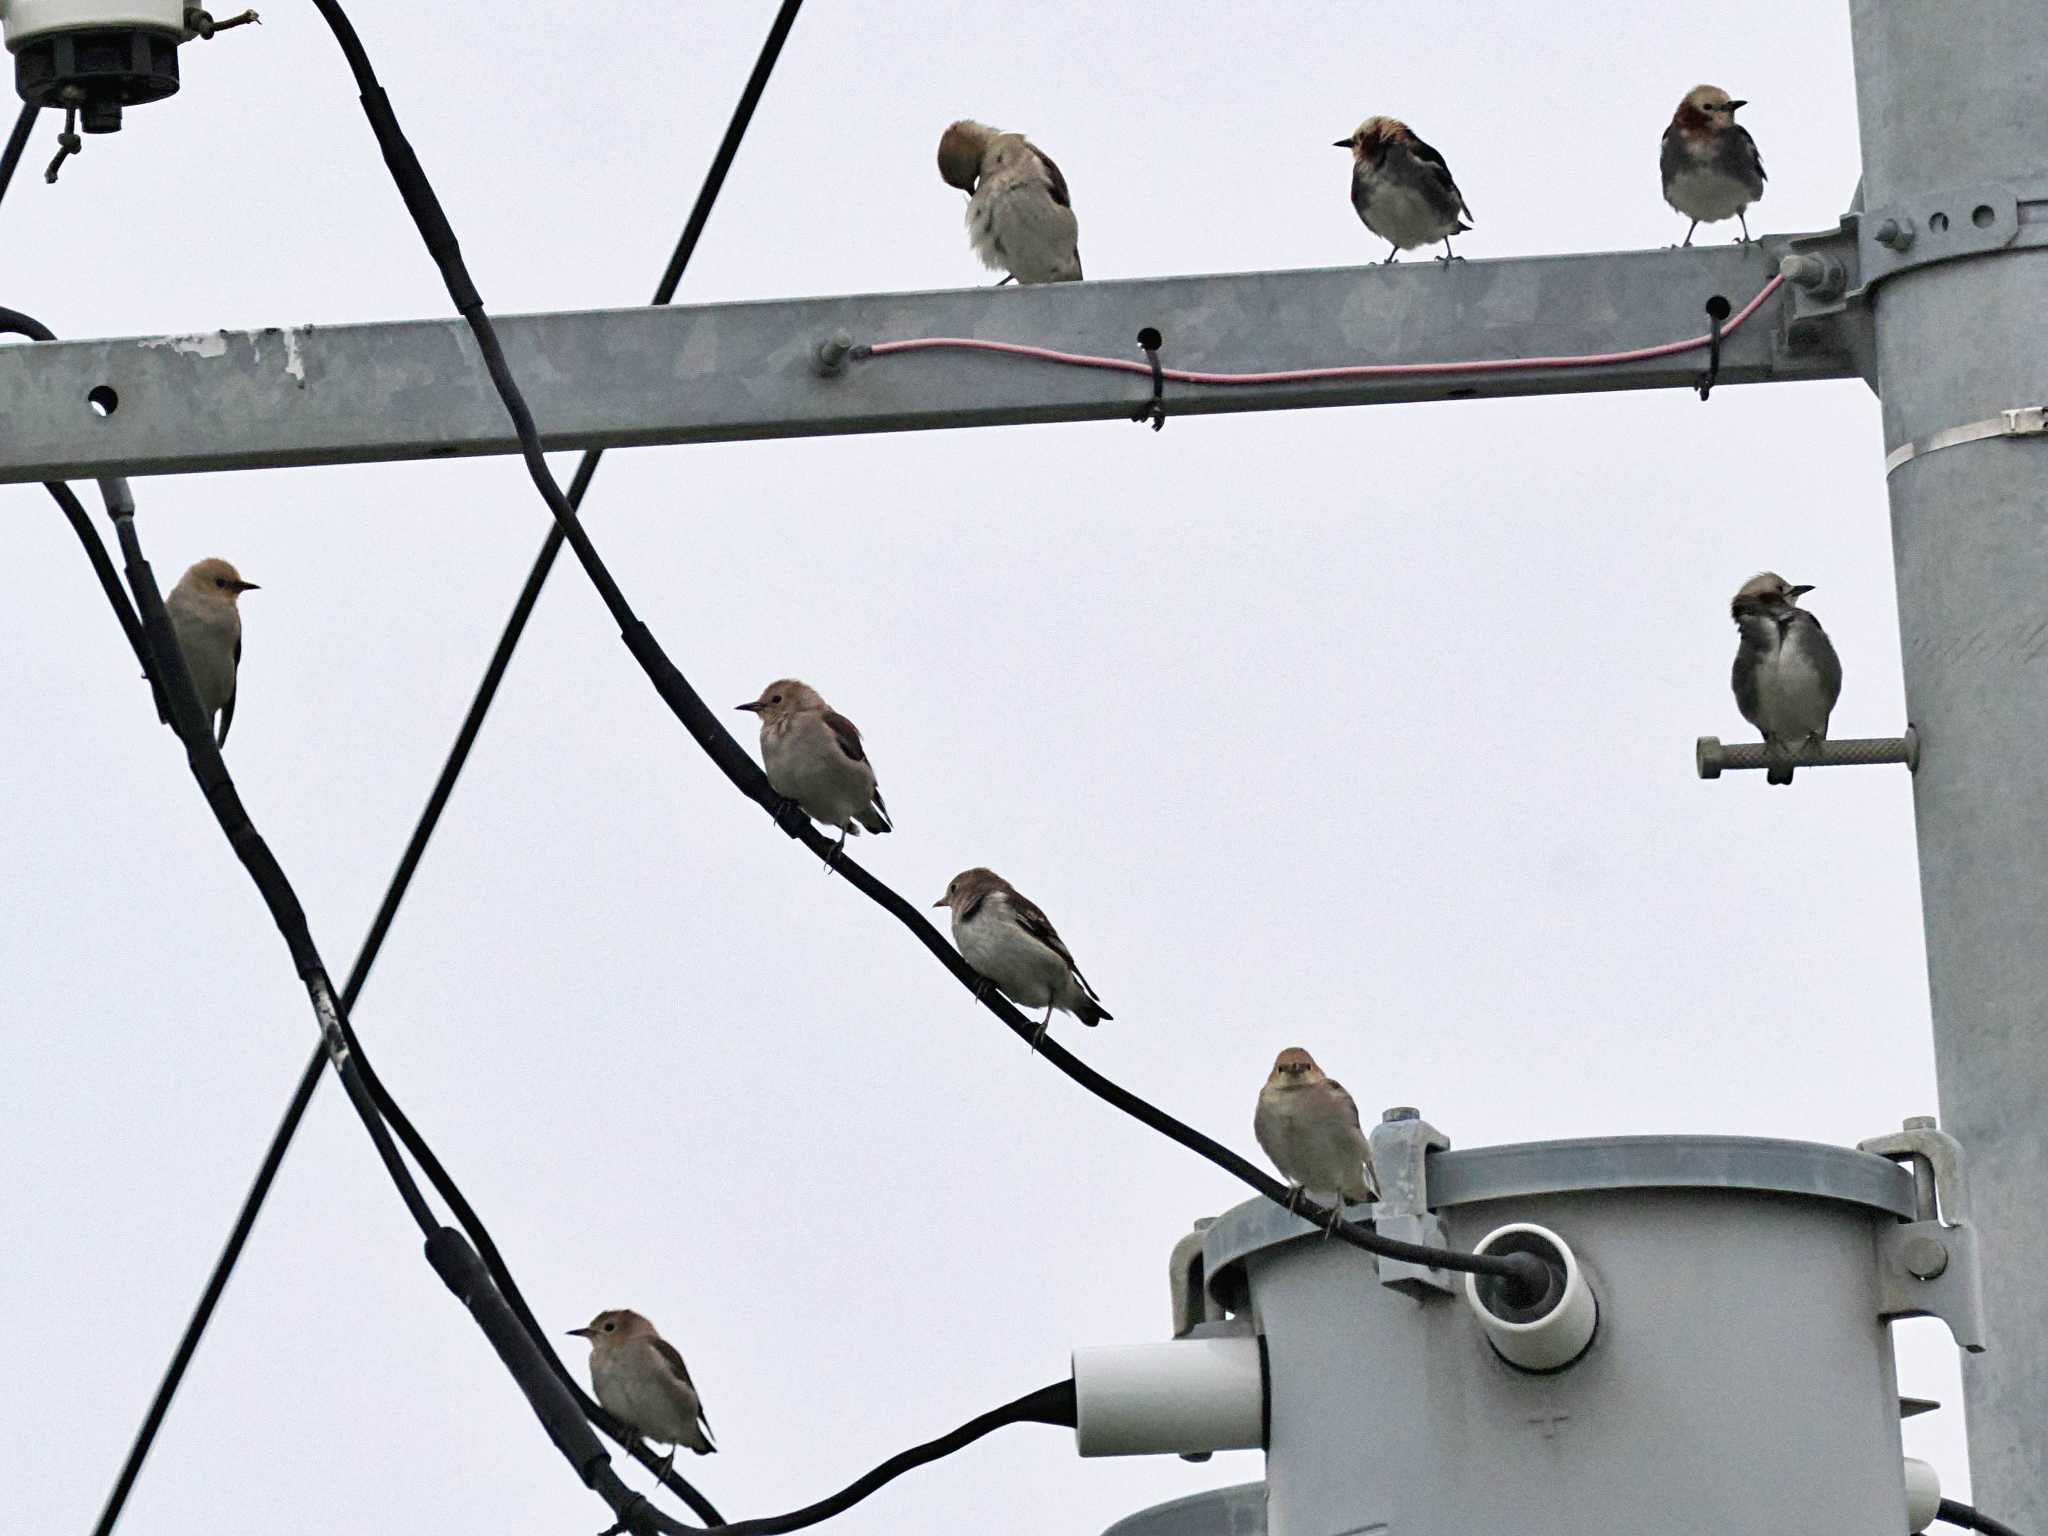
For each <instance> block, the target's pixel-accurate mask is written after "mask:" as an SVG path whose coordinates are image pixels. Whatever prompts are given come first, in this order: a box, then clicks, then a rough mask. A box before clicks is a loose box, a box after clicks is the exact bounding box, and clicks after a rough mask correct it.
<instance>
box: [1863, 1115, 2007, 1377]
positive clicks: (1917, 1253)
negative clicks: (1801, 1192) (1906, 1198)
mask: <svg viewBox="0 0 2048 1536" xmlns="http://www.w3.org/2000/svg"><path fill="white" fill-rule="evenodd" d="M1856 1145H1857V1150H1859V1151H1862V1152H1869V1153H1872V1154H1874V1155H1876V1156H1878V1157H1884V1158H1889V1159H1891V1160H1892V1161H1893V1162H1899V1163H1905V1164H1906V1165H1907V1166H1909V1167H1910V1168H1912V1170H1913V1185H1914V1190H1915V1202H1914V1203H1915V1206H1916V1209H1915V1212H1914V1218H1915V1219H1914V1220H1912V1221H1898V1222H1881V1223H1880V1224H1879V1226H1878V1228H1877V1275H1878V1307H1877V1315H1878V1316H1879V1317H1881V1318H1892V1317H1938V1318H1940V1319H1941V1320H1942V1321H1943V1322H1944V1323H1946V1324H1948V1331H1949V1334H1950V1336H1951V1337H1952V1338H1954V1340H1955V1341H1956V1344H1957V1345H1958V1346H1959V1347H1961V1348H1962V1349H1965V1350H1967V1351H1968V1352H1969V1353H1971V1354H1973V1355H1974V1354H1980V1353H1982V1352H1983V1349H1984V1276H1983V1270H1982V1266H1981V1264H1980V1262H1979V1256H1978V1244H1977V1229H1976V1228H1975V1227H1974V1226H1972V1225H1971V1224H1970V1219H1969V1208H1970V1191H1969V1179H1968V1173H1967V1170H1966V1169H1965V1167H1964V1163H1963V1149H1962V1145H1961V1143H1959V1142H1958V1141H1957V1140H1956V1139H1955V1138H1954V1137H1953V1136H1950V1135H1949V1134H1948V1133H1947V1132H1945V1131H1942V1130H1939V1129H1937V1128H1936V1126H1935V1123H1934V1120H1933V1119H1932V1118H1931V1117H1929V1116H1916V1117H1914V1118H1913V1119H1911V1120H1908V1121H1907V1122H1906V1125H1905V1129H1904V1130H1901V1131H1894V1132H1892V1133H1890V1134H1889V1135H1885V1136H1873V1137H1871V1138H1870V1139H1869V1140H1868V1141H1861V1142H1858V1143H1857V1144H1856Z"/></svg>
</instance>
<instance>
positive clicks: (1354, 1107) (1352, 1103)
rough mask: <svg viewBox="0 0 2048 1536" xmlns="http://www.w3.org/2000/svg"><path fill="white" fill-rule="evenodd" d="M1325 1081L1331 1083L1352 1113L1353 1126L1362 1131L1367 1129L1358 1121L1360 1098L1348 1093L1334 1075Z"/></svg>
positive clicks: (1345, 1106)
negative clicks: (1357, 1098)
mask: <svg viewBox="0 0 2048 1536" xmlns="http://www.w3.org/2000/svg"><path fill="white" fill-rule="evenodd" d="M1324 1081H1325V1082H1327V1083H1328V1084H1329V1085H1330V1087H1331V1089H1332V1090H1334V1091H1335V1093H1336V1095H1337V1097H1338V1099H1339V1100H1340V1101H1341V1102H1342V1103H1343V1105H1344V1108H1345V1109H1346V1110H1347V1111H1348V1112H1349V1113H1350V1115H1351V1124H1352V1126H1353V1128H1354V1129H1356V1130H1358V1131H1360V1132H1363V1131H1364V1130H1365V1127H1364V1126H1363V1125H1360V1124H1359V1121H1358V1100H1356V1099H1354V1098H1352V1097H1351V1095H1350V1094H1348V1093H1346V1092H1345V1091H1344V1085H1343V1084H1342V1083H1340V1082H1338V1081H1337V1079H1335V1078H1334V1077H1329V1078H1325V1079H1324Z"/></svg>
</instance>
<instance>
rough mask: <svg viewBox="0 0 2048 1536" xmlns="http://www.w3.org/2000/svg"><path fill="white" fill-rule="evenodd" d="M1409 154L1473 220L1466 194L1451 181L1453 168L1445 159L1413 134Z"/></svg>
mask: <svg viewBox="0 0 2048 1536" xmlns="http://www.w3.org/2000/svg"><path fill="white" fill-rule="evenodd" d="M1408 152H1409V153H1410V154H1412V155H1413V156H1414V157H1415V159H1416V162H1417V163H1418V164H1420V165H1421V166H1422V168H1423V169H1424V170H1426V171H1428V172H1429V173H1430V174H1431V176H1433V177H1434V178H1435V180H1436V184H1437V185H1438V186H1439V187H1441V188H1442V189H1443V190H1444V192H1446V193H1447V194H1448V195H1449V196H1450V198H1451V200H1452V201H1453V202H1454V203H1456V204H1457V206H1458V211H1459V212H1460V213H1462V214H1464V215H1465V217H1466V218H1468V219H1469V218H1471V217H1472V210H1471V209H1470V208H1469V207H1467V206H1466V203H1465V194H1464V193H1462V192H1460V191H1459V190H1458V184H1457V182H1455V181H1453V180H1452V179H1451V168H1450V167H1449V166H1448V165H1446V164H1444V157H1443V156H1442V155H1440V154H1438V153H1437V152H1436V151H1435V150H1434V149H1432V148H1430V146H1429V145H1427V144H1425V143H1423V142H1422V140H1420V139H1418V138H1416V137H1415V135H1414V134H1412V133H1411V134H1409V135H1408Z"/></svg>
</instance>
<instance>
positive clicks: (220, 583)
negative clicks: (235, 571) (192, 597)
mask: <svg viewBox="0 0 2048 1536" xmlns="http://www.w3.org/2000/svg"><path fill="white" fill-rule="evenodd" d="M213 584H214V585H215V586H216V587H225V586H226V585H227V584H228V581H227V578H226V577H225V576H216V577H214V578H213Z"/></svg>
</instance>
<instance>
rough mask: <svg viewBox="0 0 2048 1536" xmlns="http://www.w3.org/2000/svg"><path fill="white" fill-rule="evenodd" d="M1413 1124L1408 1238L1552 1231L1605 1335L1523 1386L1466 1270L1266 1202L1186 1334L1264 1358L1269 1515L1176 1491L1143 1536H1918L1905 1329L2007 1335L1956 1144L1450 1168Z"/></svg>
mask: <svg viewBox="0 0 2048 1536" xmlns="http://www.w3.org/2000/svg"><path fill="white" fill-rule="evenodd" d="M1391 1113H1394V1114H1395V1115H1396V1116H1397V1118H1396V1119H1395V1120H1393V1121H1391V1122H1390V1123H1387V1124H1383V1125H1381V1126H1379V1127H1377V1128H1376V1129H1375V1131H1374V1135H1373V1143H1374V1161H1375V1164H1376V1166H1377V1167H1378V1168H1379V1170H1380V1177H1381V1182H1382V1184H1383V1186H1384V1188H1383V1190H1382V1193H1383V1195H1384V1197H1385V1198H1384V1200H1383V1202H1382V1204H1381V1205H1380V1206H1379V1207H1378V1209H1377V1212H1376V1216H1377V1219H1378V1224H1379V1227H1380V1230H1381V1231H1382V1232H1384V1233H1386V1234H1387V1235H1389V1236H1398V1237H1405V1238H1409V1239H1410V1240H1416V1241H1424V1242H1429V1243H1432V1244H1435V1245H1444V1244H1446V1243H1447V1244H1448V1245H1449V1246H1451V1247H1454V1248H1459V1249H1471V1248H1474V1247H1475V1246H1478V1245H1480V1244H1481V1243H1482V1242H1484V1241H1485V1240H1486V1239H1487V1237H1488V1235H1489V1234H1491V1233H1493V1232H1494V1231H1495V1230H1496V1229H1497V1228H1500V1227H1503V1226H1508V1225H1511V1224H1516V1223H1535V1224H1538V1225H1540V1226H1541V1227H1543V1228H1547V1229H1549V1230H1550V1231H1551V1232H1554V1233H1555V1234H1556V1235H1557V1236H1558V1237H1559V1238H1561V1239H1562V1240H1563V1241H1564V1243H1565V1244H1566V1245H1568V1246H1569V1248H1570V1250H1571V1252H1572V1254H1573V1255H1574V1257H1575V1259H1576V1262H1577V1265H1578V1267H1579V1269H1580V1270H1581V1271H1582V1273H1583V1275H1584V1278H1585V1280H1586V1281H1587V1283H1588V1284H1589V1285H1590V1287H1591V1289H1592V1292H1593V1295H1594V1298H1595V1300H1596V1302H1597V1306H1598V1323H1597V1327H1596V1328H1595V1331H1594V1333H1593V1337H1592V1342H1591V1344H1590V1345H1589V1346H1587V1347H1586V1348H1585V1349H1584V1352H1583V1353H1582V1354H1581V1355H1580V1356H1579V1357H1578V1358H1577V1359H1576V1360H1575V1361H1574V1362H1573V1363H1571V1364H1569V1365H1566V1366H1564V1367H1562V1368H1560V1369H1556V1370H1552V1371H1548V1372H1542V1373H1538V1372H1531V1371H1527V1370H1522V1369H1519V1368H1517V1367H1516V1366H1514V1365H1511V1364H1509V1363H1508V1362H1507V1361H1506V1360H1505V1359H1504V1358H1503V1357H1502V1356H1501V1354H1500V1353H1498V1352H1497V1351H1496V1348H1495V1345H1494V1342H1493V1340H1492V1338H1491V1337H1490V1335H1489V1333H1488V1331H1487V1329H1486V1328H1485V1327H1483V1326H1482V1318H1481V1311H1480V1309H1479V1307H1478V1306H1477V1305H1476V1304H1475V1302H1474V1301H1473V1299H1472V1298H1470V1297H1468V1293H1467V1287H1466V1285H1465V1283H1464V1277H1463V1276H1454V1275H1447V1274H1444V1273H1441V1272H1430V1271H1421V1270H1417V1269H1415V1268H1413V1267H1411V1266H1408V1265H1404V1264H1398V1263H1392V1262H1389V1261H1387V1260H1377V1261H1376V1260H1375V1259H1374V1258H1373V1257H1372V1256H1370V1255H1368V1254H1365V1253H1362V1252H1360V1251H1358V1250H1356V1249H1353V1248H1350V1247H1348V1246H1346V1245H1344V1244H1342V1243H1331V1242H1326V1241H1324V1240H1323V1239H1322V1237H1321V1236H1320V1235H1319V1234H1318V1233H1316V1232H1315V1231H1314V1230H1313V1229H1311V1228H1309V1227H1308V1226H1307V1225H1306V1224H1305V1223H1303V1222H1302V1221H1301V1220H1300V1219H1299V1218H1296V1217H1294V1216H1291V1215H1289V1214H1288V1213H1287V1212H1285V1211H1284V1210H1282V1209H1281V1208H1279V1207H1278V1206H1275V1205H1273V1204H1271V1203H1269V1202H1266V1201H1252V1202H1249V1203H1247V1204H1245V1205H1241V1206H1238V1207H1236V1208H1235V1209H1233V1210H1231V1211H1229V1212H1227V1213H1225V1214H1224V1215H1223V1216H1221V1217H1219V1218H1217V1219H1216V1220H1215V1221H1214V1222H1212V1223H1210V1224H1208V1225H1207V1227H1206V1230H1205V1231H1204V1232H1203V1234H1202V1236H1201V1239H1200V1246H1199V1264H1200V1268H1201V1273H1200V1274H1199V1276H1197V1275H1195V1274H1194V1273H1193V1272H1192V1265H1193V1263H1194V1262H1196V1249H1195V1248H1194V1247H1193V1246H1192V1240H1191V1243H1190V1244H1184V1245H1183V1248H1182V1249H1181V1250H1180V1255H1181V1257H1180V1260H1179V1262H1180V1263H1183V1264H1186V1265H1188V1266H1189V1272H1188V1273H1187V1274H1185V1275H1182V1276H1177V1280H1179V1281H1180V1284H1179V1286H1178V1287H1177V1310H1180V1311H1182V1312H1183V1313H1184V1314H1186V1315H1184V1316H1182V1317H1180V1318H1177V1320H1176V1323H1177V1331H1180V1332H1183V1333H1187V1332H1192V1333H1194V1334H1196V1335H1198V1336H1200V1335H1208V1336H1229V1335H1230V1334H1233V1333H1240V1334H1241V1333H1242V1332H1244V1331H1246V1330H1251V1331H1255V1332H1256V1333H1257V1334H1258V1335H1259V1337H1260V1338H1261V1339H1262V1340H1263V1344H1264V1358H1265V1367H1266V1370H1265V1391H1266V1394H1267V1417H1266V1425H1267V1428H1266V1438H1267V1444H1266V1450H1267V1462H1266V1470H1267V1478H1266V1485H1265V1489H1264V1490H1263V1492H1264V1498H1263V1501H1261V1500H1260V1498H1259V1493H1260V1490H1258V1489H1257V1488H1252V1489H1226V1490H1222V1491H1219V1492H1217V1493H1213V1494H1208V1495H1202V1496H1199V1497H1197V1498H1194V1499H1184V1500H1177V1501H1175V1502H1174V1503H1173V1504H1170V1505H1164V1506H1161V1507H1160V1508H1158V1509H1157V1510H1153V1511H1147V1512H1145V1513H1144V1514H1140V1515H1137V1516H1133V1517H1132V1518H1131V1519H1129V1520H1127V1521H1124V1522H1121V1523H1120V1524H1119V1525H1118V1526H1116V1527H1114V1528H1113V1530H1114V1531H1116V1532H1117V1533H1118V1536H1252V1533H1255V1532H1256V1531H1258V1530H1259V1529H1260V1528H1261V1525H1263V1529H1264V1530H1265V1531H1266V1532H1267V1533H1269V1536H1367V1533H1376V1532H1386V1533H1389V1536H1395V1533H1398V1536H1471V1533H1473V1532H1478V1531H1492V1532H1500V1533H1503V1536H1588V1533H1616V1536H1621V1533H1634V1532H1637V1531H1646V1530H1654V1531H1655V1532H1657V1533H1658V1536H1691V1533H1699V1536H1708V1533H1712V1536H1747V1533H1758V1536H1761V1533H1764V1532H1773V1533H1775V1532H1790V1531H1797V1532H1799V1533H1801V1536H1897V1533H1899V1532H1902V1531H1905V1530H1907V1529H1908V1528H1909V1526H1908V1518H1907V1507H1908V1499H1907V1491H1906V1486H1905V1474H1904V1471H1903V1467H1904V1462H1903V1458H1902V1453H1901V1450H1900V1438H1899V1418H1900V1412H1901V1403H1900V1398H1899V1392H1898V1383H1897V1380H1896V1377H1895V1374H1894V1370H1893V1362H1892V1347H1891V1337H1890V1329H1889V1327H1888V1319H1890V1318H1891V1317H1895V1316H1901V1315H1907V1314H1912V1313H1932V1314H1935V1315H1939V1316H1942V1317H1944V1318H1945V1319H1946V1320H1947V1321H1948V1323H1949V1326H1950V1328H1951V1329H1952V1331H1953V1332H1954V1333H1955V1334H1956V1337H1957V1339H1958V1342H1960V1343H1962V1344H1964V1345H1965V1346H1966V1347H1971V1348H1976V1347H1980V1346H1981V1342H1982V1341H1981V1339H1980V1337H1979V1331H1980V1323H1979V1308H1980V1303H1979V1300H1978V1290H1977V1265H1976V1243H1975V1234H1974V1232H1973V1231H1971V1229H1970V1228H1969V1226H1968V1224H1967V1221H1966V1220H1965V1219H1964V1217H1965V1213H1964V1209H1963V1207H1964V1205H1965V1202H1966V1196H1965V1195H1964V1193H1963V1191H1962V1187H1961V1184H1962V1175H1961V1164H1960V1160H1959V1157H1958V1156H1957V1155H1956V1153H1955V1149H1954V1144H1953V1143H1952V1142H1949V1141H1948V1139H1947V1138H1946V1137H1944V1136H1941V1134H1940V1133H1939V1132H1937V1131H1934V1130H1932V1128H1931V1127H1930V1126H1928V1125H1927V1124H1926V1123H1925V1122H1912V1123H1911V1124H1910V1125H1909V1128H1908V1131H1907V1133H1906V1135H1905V1136H1903V1137H1890V1138H1880V1139H1879V1140H1878V1141H1875V1142H1870V1143H1866V1144H1865V1145H1866V1146H1868V1147H1871V1148H1874V1149H1876V1150H1875V1151H1863V1150H1850V1149H1846V1148H1839V1147H1828V1146H1817V1145H1811V1144H1808V1143H1802V1142H1785V1141H1766V1140H1757V1139H1751V1138H1736V1137H1662V1136H1660V1137H1626V1138H1612V1139H1603V1140H1588V1141H1560V1142H1544V1143H1536V1144H1531V1145H1524V1146H1504V1147H1484V1148H1479V1149H1476V1150H1472V1151H1466V1152H1450V1151H1445V1150H1436V1149H1438V1148H1441V1147H1442V1146H1443V1145H1444V1143H1443V1140H1442V1138H1441V1137H1440V1136H1439V1135H1438V1134H1437V1133H1436V1132H1435V1131H1433V1130H1432V1129H1431V1128H1430V1127H1429V1126H1428V1125H1427V1124H1425V1123H1424V1122H1422V1121H1420V1120H1419V1119H1415V1118H1413V1116H1412V1111H1409V1112H1391ZM1878 1151H1883V1152H1886V1153H1888V1154H1889V1156H1880V1155H1877V1152H1878ZM1890 1157H1898V1158H1900V1159H1901V1161H1893V1160H1890ZM1943 1186H1946V1187H1943ZM1937 1191H1938V1192H1939V1193H1938V1195H1937ZM1944 1203H1945V1204H1946V1206H1947V1208H1946V1209H1943V1205H1944ZM1358 1214H1360V1215H1362V1214H1363V1212H1362V1211H1360V1212H1358ZM1922 1271H1931V1272H1932V1273H1930V1274H1927V1275H1925V1277H1924V1278H1923V1276H1922V1274H1921V1273H1920V1272H1922ZM1195 1309H1199V1312H1200V1314H1201V1319H1205V1320H1198V1318H1197V1317H1196V1316H1195V1315H1194V1310H1195ZM1261 1502H1262V1503H1263V1516H1264V1518H1263V1521H1262V1522H1261V1521H1260V1519H1259V1518H1258V1516H1259V1514H1260V1505H1261Z"/></svg>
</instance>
